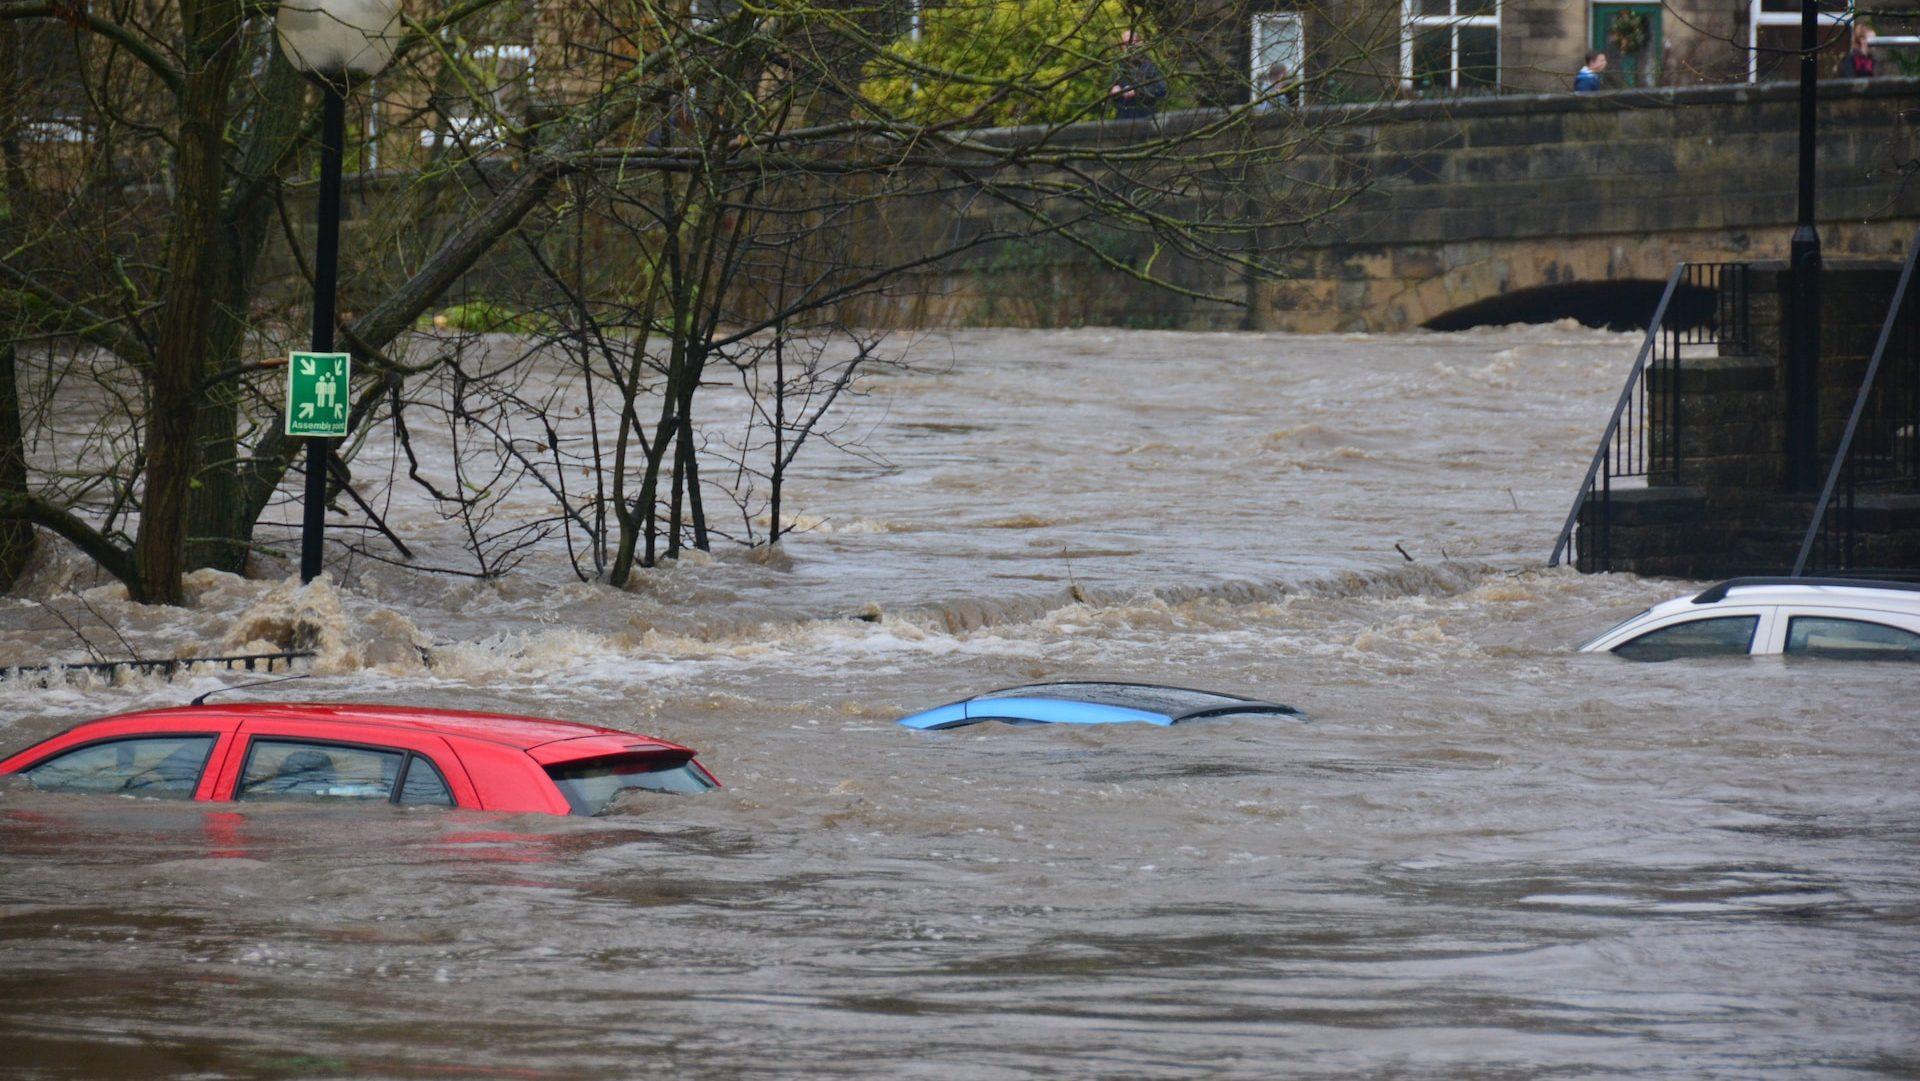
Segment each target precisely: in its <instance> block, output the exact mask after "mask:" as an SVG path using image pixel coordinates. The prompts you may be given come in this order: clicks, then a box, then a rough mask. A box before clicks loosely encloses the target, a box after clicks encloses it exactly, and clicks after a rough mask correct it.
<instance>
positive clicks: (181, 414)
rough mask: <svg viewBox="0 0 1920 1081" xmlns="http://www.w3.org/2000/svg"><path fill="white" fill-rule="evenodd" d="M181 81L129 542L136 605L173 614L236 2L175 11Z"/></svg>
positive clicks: (218, 260) (215, 265)
mask: <svg viewBox="0 0 1920 1081" xmlns="http://www.w3.org/2000/svg"><path fill="white" fill-rule="evenodd" d="M180 15H181V22H182V24H183V27H184V29H185V30H186V39H187V40H186V50H185V51H186V60H187V65H186V68H187V70H186V77H185V79H184V80H183V82H182V85H181V89H180V125H179V128H178V131H177V133H176V134H177V147H178V149H177V156H176V158H175V176H176V177H177V182H178V185H179V187H178V190H177V191H176V192H175V195H174V199H173V213H172V215H171V220H170V221H169V222H168V240H169V243H168V250H167V259H166V279H165V280H166V285H165V287H164V289H163V290H162V292H161V295H160V313H161V314H160V318H159V322H158V326H157V327H156V334H155V342H154V363H153V370H152V373H151V376H150V378H149V381H148V384H147V395H146V408H147V432H146V435H147V442H146V455H147V475H146V485H145V491H144V492H143V493H142V495H143V498H142V500H141V505H140V531H139V535H138V537H136V539H135V541H134V558H135V560H136V562H137V563H138V565H139V582H140V585H139V588H138V589H137V590H136V591H135V593H136V599H137V600H141V601H144V602H147V603H150V604H179V603H180V602H181V599H182V593H181V584H180V576H181V574H182V573H183V572H184V571H185V570H186V540H187V501H188V492H189V491H190V489H191V485H192V483H193V479H194V476H193V475H194V465H195V461H196V459H197V458H198V457H199V454H198V453H197V452H196V450H197V449H196V447H195V445H194V443H195V428H196V427H197V423H196V421H197V417H196V414H197V411H198V408H199V404H200V399H201V394H200V380H201V376H202V372H203V370H204V365H205V364H206V361H207V357H208V355H209V351H210V347H211V345H212V341H211V339H212V336H213V335H212V326H213V318H214V308H215V300H216V294H217V293H218V291H219V284H220V283H221V282H222V281H223V280H225V277H224V276H225V274H226V273H227V270H228V267H227V263H226V259H225V257H224V255H225V251H224V250H225V248H226V246H227V243H228V237H227V234H226V233H225V232H224V231H223V230H221V228H220V225H221V220H220V219H221V213H220V203H221V194H222V192H223V191H224V189H225V186H226V185H225V182H226V163H225V161H224V160H223V158H222V153H221V152H222V150H223V146H224V136H225V134H226V128H227V102H228V98H229V96H230V94H231V91H232V88H231V86H230V84H231V82H232V79H233V75H234V69H235V66H236V65H237V63H238V61H239V57H240V48H239V45H240V22H241V7H240V5H239V4H238V3H236V2H234V0H189V2H187V3H184V4H182V5H181V12H180Z"/></svg>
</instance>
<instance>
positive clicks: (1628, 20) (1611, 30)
mask: <svg viewBox="0 0 1920 1081" xmlns="http://www.w3.org/2000/svg"><path fill="white" fill-rule="evenodd" d="M1649 36H1650V34H1649V30H1648V28H1647V17H1646V16H1645V15H1642V14H1641V13H1639V12H1637V11H1623V12H1620V13H1619V14H1618V15H1615V16H1614V17H1613V22H1611V23H1609V24H1608V25H1607V41H1608V43H1609V44H1611V45H1612V46H1613V47H1614V49H1615V50H1617V51H1618V52H1619V53H1620V55H1621V56H1632V55H1633V54H1635V53H1637V52H1639V51H1640V50H1641V49H1644V48H1646V45H1647V38H1648V37H1649Z"/></svg>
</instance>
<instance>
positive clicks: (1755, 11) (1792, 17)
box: [1747, 0, 1853, 83]
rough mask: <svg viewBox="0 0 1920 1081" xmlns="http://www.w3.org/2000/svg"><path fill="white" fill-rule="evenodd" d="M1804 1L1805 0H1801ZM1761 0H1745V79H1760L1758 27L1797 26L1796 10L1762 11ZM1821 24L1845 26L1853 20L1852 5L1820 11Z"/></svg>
mask: <svg viewBox="0 0 1920 1081" xmlns="http://www.w3.org/2000/svg"><path fill="white" fill-rule="evenodd" d="M1801 2H1802V3H1805V2H1806V0H1801ZM1761 4H1762V0H1747V81H1748V82H1750V83H1757V82H1759V81H1760V28H1761V27H1763V26H1799V25H1800V12H1798V11H1762V10H1761ZM1818 18H1819V20H1820V23H1821V25H1823V26H1845V25H1847V24H1849V23H1851V22H1852V21H1853V5H1852V4H1851V3H1849V4H1848V5H1847V9H1846V10H1845V11H1822V12H1820V14H1819V16H1818Z"/></svg>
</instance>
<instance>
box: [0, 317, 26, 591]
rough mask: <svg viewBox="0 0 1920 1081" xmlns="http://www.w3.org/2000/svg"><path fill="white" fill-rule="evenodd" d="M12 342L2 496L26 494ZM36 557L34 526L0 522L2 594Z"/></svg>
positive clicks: (0, 398)
mask: <svg viewBox="0 0 1920 1081" xmlns="http://www.w3.org/2000/svg"><path fill="white" fill-rule="evenodd" d="M13 362H14V349H13V345H12V343H10V342H9V343H5V344H0V495H25V494H27V455H26V448H25V446H24V445H23V444H22V442H21V433H20V394H19V388H18V384H17V383H16V382H15V375H14V364H13ZM32 557H33V526H32V525H31V524H29V523H27V522H23V521H21V520H20V519H18V518H6V519H0V591H4V590H11V589H12V588H13V587H14V586H16V585H18V584H19V582H20V575H21V573H22V572H24V571H25V570H26V569H27V560H29V559H31V558H32Z"/></svg>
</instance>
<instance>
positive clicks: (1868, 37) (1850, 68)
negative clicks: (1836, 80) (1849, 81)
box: [1845, 22, 1874, 79]
mask: <svg viewBox="0 0 1920 1081" xmlns="http://www.w3.org/2000/svg"><path fill="white" fill-rule="evenodd" d="M1873 38H1874V34H1873V27H1871V26H1868V25H1867V24H1866V23H1863V22H1856V23H1854V24H1853V48H1851V49H1849V50H1848V51H1847V66H1846V69H1845V70H1846V73H1847V75H1848V76H1850V77H1851V78H1855V79H1871V78H1873Z"/></svg>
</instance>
